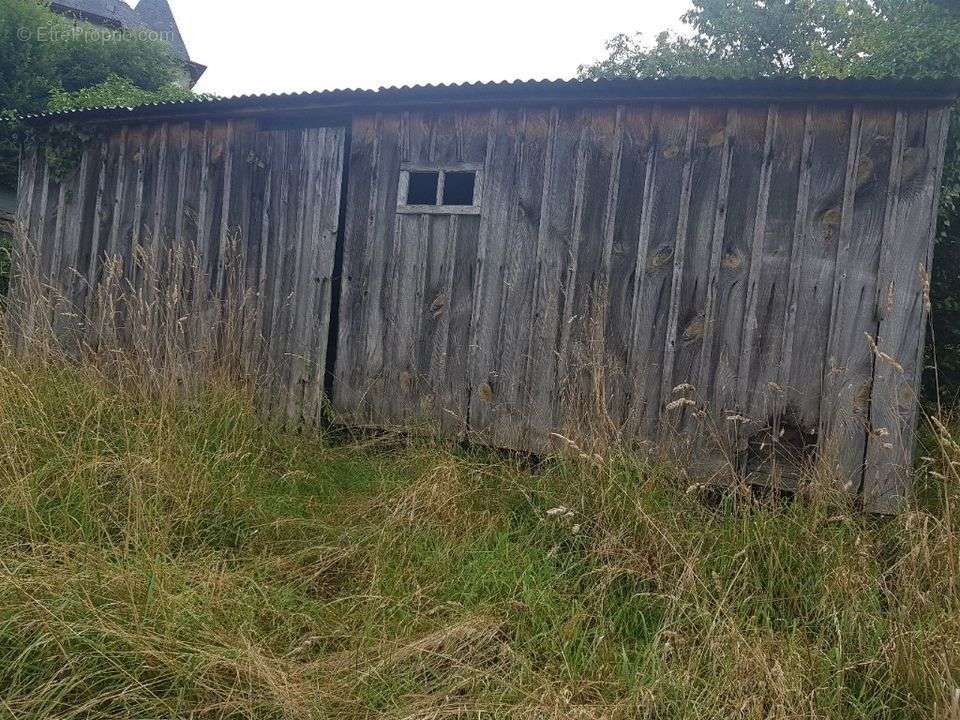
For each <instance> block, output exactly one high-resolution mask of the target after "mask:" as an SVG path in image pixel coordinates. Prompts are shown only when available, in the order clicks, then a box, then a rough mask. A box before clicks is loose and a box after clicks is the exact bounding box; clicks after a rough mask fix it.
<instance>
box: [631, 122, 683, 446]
mask: <svg viewBox="0 0 960 720" xmlns="http://www.w3.org/2000/svg"><path fill="white" fill-rule="evenodd" d="M689 114H690V113H689V110H688V109H686V108H673V107H670V108H667V107H664V108H661V109H660V110H659V112H658V113H657V114H656V117H655V119H654V128H655V130H654V131H655V133H656V136H657V159H656V168H655V182H654V183H653V185H652V187H651V188H650V195H649V201H650V204H649V207H648V210H649V214H648V216H647V218H646V220H645V221H644V223H643V225H642V227H641V232H644V233H646V235H647V238H648V239H644V240H642V243H645V244H646V248H645V249H644V250H645V251H644V252H643V266H642V268H640V269H639V270H638V272H642V273H643V278H642V281H640V282H639V284H638V297H637V298H636V306H635V310H636V312H637V318H636V321H635V325H634V331H635V332H634V338H633V354H632V357H631V373H632V374H633V376H634V383H635V384H634V393H633V396H632V398H631V410H630V417H629V418H628V428H629V429H630V431H631V435H632V436H637V437H645V438H650V437H652V436H653V434H654V432H655V429H656V427H657V424H658V421H659V419H660V392H661V388H662V387H663V371H664V368H663V361H664V348H665V347H666V343H667V321H668V318H669V314H670V297H671V286H672V283H673V275H674V253H675V243H676V236H677V223H678V221H679V218H680V199H681V194H682V184H683V175H684V167H685V166H686V165H688V163H687V160H686V157H685V154H686V153H685V148H686V147H687V137H688V131H689V130H690V128H688V121H689ZM639 260H640V254H638V262H639Z"/></svg>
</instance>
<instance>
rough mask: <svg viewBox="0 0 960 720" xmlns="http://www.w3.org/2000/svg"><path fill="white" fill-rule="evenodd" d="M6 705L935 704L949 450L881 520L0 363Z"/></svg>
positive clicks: (540, 709) (953, 625)
mask: <svg viewBox="0 0 960 720" xmlns="http://www.w3.org/2000/svg"><path fill="white" fill-rule="evenodd" d="M0 375H2V378H0V380H2V381H0V558H2V559H0V576H2V577H0V715H5V716H7V717H16V718H34V717H35V718H40V717H44V718H46V717H58V718H113V717H217V718H220V717H223V718H228V717H229V718H239V717H243V718H334V717H335V718H370V717H397V718H439V717H464V718H467V717H470V718H475V717H491V718H500V717H502V718H508V717H509V718H515V717H528V718H601V717H602V718H610V717H612V718H634V717H646V718H729V717H740V718H758V719H759V718H788V717H789V718H793V717H822V718H852V717H869V718H930V717H934V718H944V719H947V718H950V719H951V720H953V719H954V718H955V717H956V713H957V702H958V700H957V694H956V689H957V688H958V687H960V613H958V612H957V610H958V607H960V603H958V601H960V589H958V581H960V556H958V540H960V535H958V533H960V527H958V524H957V520H956V518H955V513H954V512H953V508H954V507H955V503H956V501H957V498H958V496H960V492H958V489H960V483H958V482H957V478H956V475H955V470H954V468H957V467H960V447H958V445H957V440H956V436H955V435H954V434H953V433H951V431H950V430H949V429H947V427H946V426H944V429H942V430H941V431H940V435H938V436H932V435H931V437H930V438H929V442H930V443H931V444H932V447H934V448H936V453H932V452H931V454H930V455H928V456H927V457H928V458H929V459H928V460H926V461H925V463H926V465H925V467H924V469H923V471H922V472H923V478H922V479H923V483H924V484H923V487H922V489H923V492H922V493H921V494H920V495H918V499H917V501H916V503H915V504H914V506H913V507H912V508H911V510H910V512H908V513H905V514H903V515H902V516H900V517H898V518H895V519H891V520H887V521H880V520H875V519H871V518H869V517H866V516H864V515H863V514H862V513H858V512H856V511H855V510H854V509H853V508H850V507H846V506H844V504H843V501H842V499H841V498H839V497H837V496H832V497H829V498H828V497H826V496H817V495H812V496H809V497H807V498H803V499H800V500H797V501H794V502H784V501H781V500H774V499H762V498H758V497H755V496H744V495H742V494H741V495H737V494H736V493H730V494H727V493H720V492H718V491H716V490H714V489H710V488H704V487H703V486H702V484H701V483H699V482H698V478H697V477H691V476H690V475H688V474H687V473H686V472H684V471H683V470H682V469H681V468H678V467H673V466H667V465H659V464H652V463H647V462H644V461H640V460H638V459H636V457H634V456H618V455H616V454H614V453H611V454H608V455H606V456H603V457H592V456H591V457H590V458H581V459H579V460H576V459H564V460H560V459H556V460H548V461H546V462H545V463H544V464H543V465H542V466H541V467H539V468H537V469H535V470H534V469H530V468H529V467H525V466H523V465H521V464H519V463H518V462H517V461H514V460H510V459H504V458H502V457H499V456H497V457H495V456H492V455H487V454H483V453H481V452H479V451H473V452H470V451H463V450H460V451H454V450H451V449H449V448H445V447H443V446H440V445H436V444H430V443H426V442H418V441H414V440H407V441H405V442H402V443H399V444H393V445H387V444H384V441H381V442H373V441H368V442H367V443H366V444H364V445H358V444H348V445H342V444H337V443H335V442H333V440H332V439H324V438H323V437H319V438H316V439H307V438H304V437H303V436H300V435H293V434H288V433H286V432H284V431H282V430H279V429H277V428H276V427H274V426H271V425H268V424H265V423H263V422H261V421H260V420H259V419H258V416H257V414H256V413H255V412H254V410H253V404H252V402H251V397H250V394H249V392H248V391H238V390H236V389H235V388H234V387H233V386H231V385H228V384H221V385H217V384H214V383H211V384H208V386H207V387H206V388H205V389H203V390H200V391H198V392H197V393H195V394H192V395H189V396H186V395H179V396H174V395H172V394H171V395H168V396H156V395H152V394H150V393H144V392H141V391H140V389H139V388H141V387H142V386H141V385H140V384H139V381H137V380H133V381H131V384H129V385H128V384H127V382H128V381H127V380H126V379H125V378H124V377H123V376H118V375H117V374H116V373H115V372H110V373H104V372H102V371H100V370H98V369H97V368H96V367H94V366H91V365H89V364H84V365H77V364H70V363H62V362H48V363H45V364H43V365H38V364H35V363H30V364H22V363H18V362H16V361H13V360H7V361H5V362H4V364H3V365H2V367H0Z"/></svg>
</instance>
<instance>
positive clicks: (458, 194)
mask: <svg viewBox="0 0 960 720" xmlns="http://www.w3.org/2000/svg"><path fill="white" fill-rule="evenodd" d="M476 184H477V174H476V173H475V172H448V173H445V174H444V177H443V204H444V205H473V190H474V188H475V187H476Z"/></svg>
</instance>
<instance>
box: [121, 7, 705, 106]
mask: <svg viewBox="0 0 960 720" xmlns="http://www.w3.org/2000/svg"><path fill="white" fill-rule="evenodd" d="M129 2H130V4H132V5H135V4H136V2H135V0H129ZM170 4H171V6H172V7H173V10H174V13H175V15H176V16H177V21H178V22H179V24H180V30H181V32H182V33H183V36H184V40H185V41H186V43H187V47H188V49H189V50H190V55H191V56H192V57H193V59H194V60H196V61H197V62H200V63H203V64H205V65H207V66H208V67H209V69H208V70H207V72H206V75H204V77H203V79H202V80H201V81H200V84H199V85H198V86H197V90H200V91H204V92H213V93H217V94H220V95H237V94H244V93H256V92H290V91H298V90H322V89H331V88H344V87H362V88H376V87H379V86H384V85H403V84H417V83H439V82H465V81H473V80H516V79H529V78H534V79H541V78H569V77H573V76H574V75H575V74H576V71H577V66H578V65H580V64H581V63H586V62H589V61H591V60H594V59H597V58H600V57H602V56H603V54H604V52H603V48H604V41H605V40H607V39H608V38H609V37H610V36H612V35H614V34H616V33H618V32H632V31H635V30H643V31H644V33H649V34H650V35H653V34H655V33H656V32H657V31H659V30H661V29H664V28H667V27H672V28H677V27H678V26H679V22H678V18H679V16H680V15H681V14H682V13H683V12H684V10H685V9H686V8H687V4H688V1H687V0H659V1H657V2H650V1H649V0H631V1H629V2H626V1H623V2H622V1H620V0H592V1H591V0H587V1H586V2H584V1H582V0H581V1H580V2H577V3H572V2H570V3H567V2H563V0H552V1H551V0H481V2H476V3H466V2H455V1H454V0H442V1H441V0H400V1H399V2H371V1H370V0H330V1H329V2H316V1H310V0H267V1H264V0H259V1H257V2H252V1H250V0H171V2H170Z"/></svg>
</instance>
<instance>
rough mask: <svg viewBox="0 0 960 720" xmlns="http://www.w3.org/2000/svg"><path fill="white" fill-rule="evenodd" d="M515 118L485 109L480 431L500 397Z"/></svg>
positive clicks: (476, 393) (474, 328)
mask: <svg viewBox="0 0 960 720" xmlns="http://www.w3.org/2000/svg"><path fill="white" fill-rule="evenodd" d="M520 120H521V116H520V114H519V112H518V111H516V110H503V109H494V110H491V111H490V121H489V122H490V124H489V134H488V138H487V158H486V162H485V163H484V168H485V179H484V188H483V214H482V215H481V218H480V236H479V245H478V248H477V258H476V272H475V275H474V304H473V314H472V318H471V322H470V338H471V339H470V353H471V355H470V386H471V395H470V414H469V419H470V429H471V431H474V432H479V433H484V434H486V433H489V431H490V430H491V429H492V427H491V422H492V421H493V419H494V417H495V414H494V407H493V405H494V403H496V402H498V398H499V397H500V396H501V395H502V387H501V386H500V379H501V378H500V370H501V368H500V349H501V348H500V336H499V332H498V331H499V325H500V318H501V317H502V312H503V297H504V284H503V274H502V272H503V264H504V262H505V260H506V251H507V244H508V243H509V239H510V238H511V233H512V219H513V214H512V208H513V207H514V206H515V203H516V193H517V170H518V162H517V159H518V157H519V152H518V151H519V144H520V142H521V127H520Z"/></svg>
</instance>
